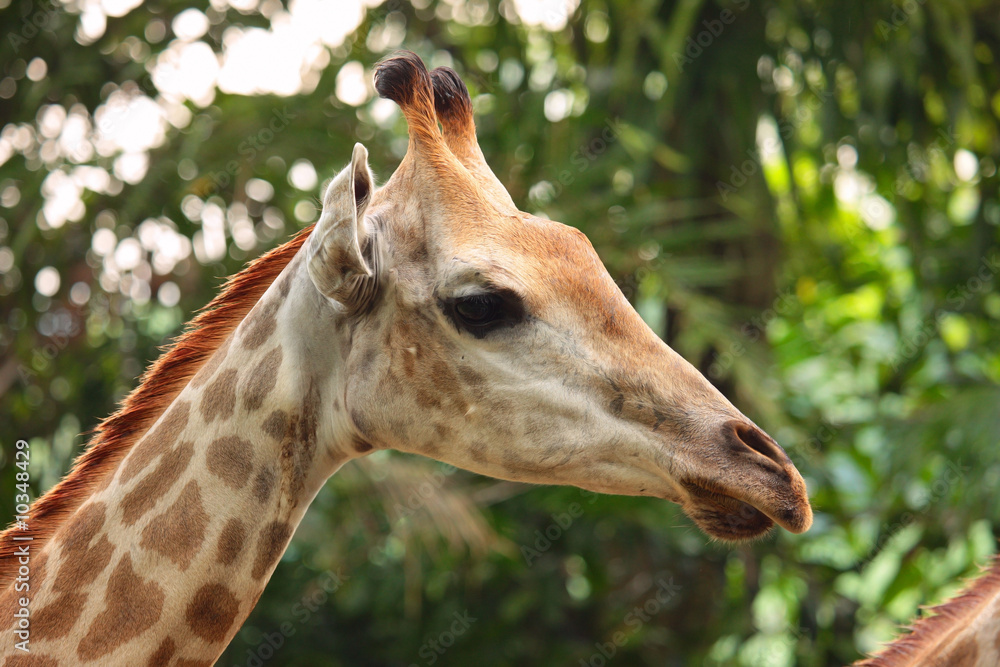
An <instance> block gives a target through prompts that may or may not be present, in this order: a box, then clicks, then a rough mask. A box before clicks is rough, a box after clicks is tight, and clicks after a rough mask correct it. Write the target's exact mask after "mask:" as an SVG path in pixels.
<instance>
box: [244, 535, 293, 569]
mask: <svg viewBox="0 0 1000 667" xmlns="http://www.w3.org/2000/svg"><path fill="white" fill-rule="evenodd" d="M291 537H292V527H291V526H290V525H289V524H288V523H287V522H285V521H272V522H271V523H269V524H267V526H265V527H264V530H263V531H261V535H260V542H258V544H257V558H256V559H255V560H254V562H253V570H252V571H251V573H250V574H251V576H252V577H253V578H254V579H260V578H261V577H263V576H264V574H266V573H267V572H270V571H271V568H273V567H274V566H275V565H277V563H278V559H279V558H281V554H282V553H284V551H285V547H286V546H287V545H288V540H289V539H290V538H291Z"/></svg>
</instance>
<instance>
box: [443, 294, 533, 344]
mask: <svg viewBox="0 0 1000 667" xmlns="http://www.w3.org/2000/svg"><path fill="white" fill-rule="evenodd" d="M445 312H447V313H448V314H449V315H450V316H451V319H452V321H453V322H454V323H455V326H456V327H457V328H458V329H459V330H465V331H468V332H469V333H471V334H472V335H473V336H475V337H476V338H482V337H483V336H485V335H486V334H488V333H489V332H491V331H493V330H494V329H497V328H498V327H501V326H504V325H511V324H516V323H517V322H520V321H521V320H522V319H524V311H523V308H522V306H521V302H520V299H518V298H517V297H516V296H514V295H505V294H500V293H486V294H473V295H470V296H464V297H459V298H456V299H453V300H451V301H450V303H447V304H445Z"/></svg>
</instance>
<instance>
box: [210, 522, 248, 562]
mask: <svg viewBox="0 0 1000 667" xmlns="http://www.w3.org/2000/svg"><path fill="white" fill-rule="evenodd" d="M246 539H247V527H246V524H244V523H243V522H242V521H240V520H239V519H230V520H229V521H227V522H226V525H225V526H224V527H223V528H222V532H221V533H219V544H218V546H217V548H216V560H218V561H219V562H220V563H222V564H223V565H231V564H232V563H234V562H235V561H236V559H237V558H239V556H240V554H242V553H243V543H244V542H246Z"/></svg>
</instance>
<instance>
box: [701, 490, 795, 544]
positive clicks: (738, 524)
mask: <svg viewBox="0 0 1000 667" xmlns="http://www.w3.org/2000/svg"><path fill="white" fill-rule="evenodd" d="M683 487H684V489H685V491H687V495H688V498H687V500H686V502H683V503H682V507H683V509H684V512H685V513H686V514H687V515H688V516H689V517H690V518H691V520H692V521H694V522H695V523H696V524H697V525H698V527H699V528H701V529H702V530H703V531H705V533H707V534H708V535H710V536H712V537H714V538H716V539H720V540H725V541H731V542H740V541H745V540H752V539H755V538H758V537H761V536H763V535H765V534H766V533H767V532H768V531H770V530H771V528H773V527H774V525H775V524H776V523H777V524H778V525H780V526H781V527H782V528H784V529H785V530H788V531H789V532H793V533H801V532H803V531H804V530H806V529H808V528H809V526H810V524H811V523H812V511H811V509H808V502H806V505H805V507H806V509H805V510H803V509H802V508H801V507H799V506H798V503H791V504H788V503H778V505H779V506H778V507H770V506H765V504H764V503H761V502H757V503H754V504H752V503H751V502H750V501H749V500H741V499H740V498H737V497H735V496H731V495H729V494H727V493H725V492H723V491H722V490H720V489H718V488H716V487H715V486H714V485H710V484H701V483H696V482H685V483H684V484H683ZM770 504H771V503H768V504H767V505H770Z"/></svg>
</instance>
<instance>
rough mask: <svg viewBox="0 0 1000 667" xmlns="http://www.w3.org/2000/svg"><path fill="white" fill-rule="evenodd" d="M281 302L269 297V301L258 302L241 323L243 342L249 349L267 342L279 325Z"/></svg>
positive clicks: (254, 348)
mask: <svg viewBox="0 0 1000 667" xmlns="http://www.w3.org/2000/svg"><path fill="white" fill-rule="evenodd" d="M280 305H281V303H280V302H279V301H278V300H277V299H269V300H268V301H267V302H261V303H258V304H257V305H256V306H254V309H253V310H251V311H250V314H249V315H248V316H247V318H246V319H245V320H244V321H243V324H241V325H240V330H241V331H240V333H241V334H242V336H241V342H242V344H243V347H245V348H247V349H248V350H256V349H257V348H258V347H260V346H261V345H263V344H264V343H266V342H267V339H268V338H270V337H271V334H273V333H274V330H275V329H276V328H277V327H278V318H277V314H278V307H279V306H280Z"/></svg>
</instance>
